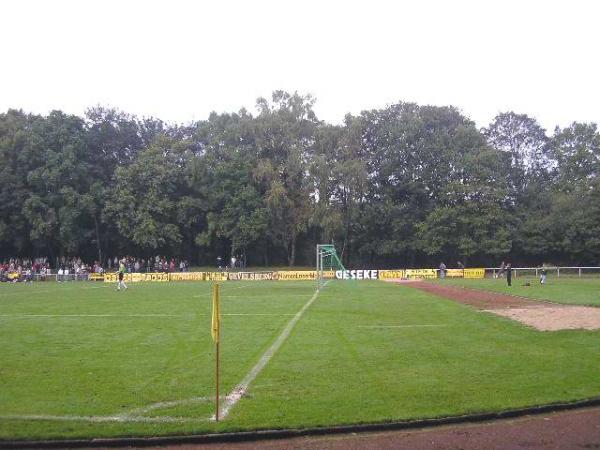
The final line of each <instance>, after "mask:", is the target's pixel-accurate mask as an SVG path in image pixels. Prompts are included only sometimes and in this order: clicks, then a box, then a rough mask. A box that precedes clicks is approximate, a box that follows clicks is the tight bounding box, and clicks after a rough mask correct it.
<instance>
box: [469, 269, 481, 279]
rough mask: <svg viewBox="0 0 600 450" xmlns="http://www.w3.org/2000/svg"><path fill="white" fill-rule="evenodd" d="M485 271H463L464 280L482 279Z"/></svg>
mask: <svg viewBox="0 0 600 450" xmlns="http://www.w3.org/2000/svg"><path fill="white" fill-rule="evenodd" d="M484 277H485V269H465V278H484Z"/></svg>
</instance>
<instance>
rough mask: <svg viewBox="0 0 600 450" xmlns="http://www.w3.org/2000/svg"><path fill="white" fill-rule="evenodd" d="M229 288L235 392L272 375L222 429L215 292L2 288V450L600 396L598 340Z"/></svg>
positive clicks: (339, 288) (198, 288)
mask: <svg viewBox="0 0 600 450" xmlns="http://www.w3.org/2000/svg"><path fill="white" fill-rule="evenodd" d="M221 286H222V289H221V297H222V314H223V320H222V328H221V355H222V359H221V391H222V392H223V393H224V394H228V393H230V392H231V391H232V389H233V388H234V387H235V386H237V385H238V384H239V383H241V382H242V380H244V379H248V374H249V373H251V372H252V369H253V368H255V367H256V365H257V363H258V362H259V361H261V360H262V361H263V362H264V363H265V364H264V367H263V368H262V369H261V370H259V371H258V372H257V373H256V374H255V376H254V378H252V379H251V381H250V382H249V385H248V389H247V394H246V395H245V396H244V397H242V398H241V399H240V400H239V402H237V403H235V404H233V405H232V407H231V409H230V412H229V414H228V415H227V417H225V419H224V420H223V421H221V422H219V423H214V422H212V421H211V420H210V418H211V416H212V415H213V414H214V399H213V396H214V344H213V342H212V340H211V335H210V323H211V296H210V292H211V287H212V285H211V283H209V282H180V283H177V282H173V283H139V284H132V285H130V288H129V289H128V290H127V291H124V292H115V289H114V285H113V284H103V283H38V284H34V285H25V284H18V285H4V286H0V385H1V386H2V389H1V390H0V439H36V438H78V437H83V438H85V437H114V436H144V435H166V434H184V433H207V432H218V431H237V430H251V429H266V428H290V427H307V426H326V425H339V424H350V423H374V422H383V421H390V420H404V419H416V418H431V417H441V416H451V415H459V414H467V413H476V412H490V411H498V410H504V409H511V408H518V407H525V406H532V405H539V404H548V403H554V402H564V401H572V400H581V399H588V398H596V397H599V396H600V378H599V377H598V373H600V358H598V348H600V332H598V331H579V330H569V331H559V332H539V331H536V330H534V329H531V328H527V327H525V326H523V325H521V324H519V323H517V322H513V321H511V320H507V319H505V318H501V317H497V316H495V315H492V314H487V313H482V312H479V311H476V310H474V309H472V308H470V307H468V306H465V305H460V304H457V303H455V302H452V301H450V300H446V299H442V298H439V297H436V296H433V295H431V294H427V293H425V292H421V291H418V290H415V289H413V288H411V287H410V286H400V285H394V284H389V283H383V282H377V281H361V282H354V281H332V282H329V283H328V284H327V285H326V286H325V288H324V289H322V290H321V291H320V293H319V294H318V295H316V296H315V283H313V282H308V281H295V282H283V281H264V282H263V281H261V282H258V281H255V282H231V281H230V282H223V283H222V284H221ZM596 286H600V282H598V284H597V285H596ZM311 301H312V303H311V304H310V305H309V306H308V307H307V304H308V303H309V302H311ZM299 312H301V314H298V313H299ZM292 320H297V322H296V324H295V326H294V327H293V329H292V330H291V333H290V334H289V336H288V337H287V338H286V339H284V340H283V343H282V345H281V346H280V347H279V348H277V349H276V351H275V352H274V353H273V355H272V357H271V358H270V359H269V358H267V359H266V360H265V353H266V352H267V353H268V350H269V349H270V348H271V349H272V348H273V347H272V346H273V344H274V343H275V342H276V341H277V340H278V338H281V337H282V335H283V333H284V331H285V330H286V327H287V328H289V327H288V325H289V324H290V321H292Z"/></svg>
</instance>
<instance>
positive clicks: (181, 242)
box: [0, 91, 600, 268]
mask: <svg viewBox="0 0 600 450" xmlns="http://www.w3.org/2000/svg"><path fill="white" fill-rule="evenodd" d="M599 169H600V134H599V133H598V129H597V125H596V124H594V123H577V122H574V123H572V124H571V125H570V126H568V127H566V128H560V127H556V128H555V130H554V131H553V133H552V134H551V135H550V134H548V133H547V132H546V130H544V129H543V128H542V127H541V126H540V125H539V124H538V123H537V122H536V120H535V119H534V118H531V117H528V116H527V115H524V114H517V113H514V112H506V113H501V114H499V115H498V116H497V117H496V118H495V119H494V120H493V122H492V123H490V124H489V126H487V127H485V128H483V129H478V128H477V127H476V125H475V123H474V122H473V121H471V120H470V119H469V118H468V117H466V116H465V115H463V114H462V113H461V112H460V111H459V110H458V109H457V108H455V107H451V106H448V107H447V106H444V107H440V106H422V105H417V104H414V103H402V102H401V103H397V104H393V105H390V106H388V107H386V108H384V109H373V110H368V111H363V112H362V113H360V114H359V115H350V114H348V115H347V116H346V117H345V120H344V122H343V124H341V125H331V124H328V123H325V122H323V121H321V120H319V119H318V118H317V116H316V114H315V112H314V99H313V98H312V97H311V96H303V95H299V94H297V93H294V94H290V93H287V92H283V91H276V92H274V93H273V95H272V98H271V99H265V98H260V99H258V100H257V103H256V113H255V114H252V113H250V112H248V111H247V110H245V109H242V110H240V111H239V112H237V113H224V114H217V113H212V114H211V115H210V117H208V119H207V120H202V121H198V122H196V123H192V124H188V125H173V124H168V123H165V122H163V121H162V120H160V119H154V118H143V119H140V118H137V117H135V116H132V115H129V114H126V113H124V112H121V111H118V110H114V109H108V108H102V107H95V108H91V109H89V110H88V111H87V112H86V114H85V117H78V116H74V115H68V114H65V113H63V112H61V111H53V112H51V113H50V114H48V115H47V116H42V115H34V114H27V113H25V112H23V111H20V110H8V111H7V112H6V113H3V114H0V259H4V258H7V257H9V256H34V257H35V256H38V255H44V256H49V257H50V259H51V260H53V259H54V258H56V257H60V256H68V255H71V256H73V255H77V256H81V257H83V258H84V259H87V260H100V261H105V260H106V258H107V257H108V256H111V255H112V256H114V255H125V254H128V255H137V256H151V255H156V254H161V255H162V254H164V255H169V256H176V257H181V258H185V259H187V260H189V261H190V262H191V263H193V264H201V265H205V264H210V265H212V264H213V263H214V261H215V260H216V258H217V256H222V257H223V258H227V257H229V256H231V255H244V258H245V259H246V260H247V264H249V265H266V266H269V265H290V266H293V265H312V264H314V255H315V245H316V244H317V243H331V242H333V243H335V244H336V247H337V250H338V252H339V253H340V254H341V255H342V259H343V261H344V262H345V264H346V265H347V266H351V267H359V266H365V267H366V266H368V267H375V266H377V267H382V268H383V267H408V266H411V267H418V266H432V265H433V266H437V264H439V262H440V261H445V262H446V264H447V265H448V266H452V264H453V263H454V262H455V261H458V260H460V261H463V262H464V263H466V264H468V265H471V266H473V265H491V264H498V262H499V260H501V259H510V260H511V261H513V265H514V264H515V263H516V264H540V263H543V262H548V263H556V264H578V265H583V264H590V265H598V264H599V263H600V182H599V178H598V174H599Z"/></svg>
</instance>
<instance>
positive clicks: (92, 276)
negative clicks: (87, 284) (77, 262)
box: [88, 273, 104, 281]
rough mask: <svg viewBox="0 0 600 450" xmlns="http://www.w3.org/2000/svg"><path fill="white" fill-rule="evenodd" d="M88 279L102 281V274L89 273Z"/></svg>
mask: <svg viewBox="0 0 600 450" xmlns="http://www.w3.org/2000/svg"><path fill="white" fill-rule="evenodd" d="M88 280H90V281H103V280H104V274H103V273H90V274H89V276H88Z"/></svg>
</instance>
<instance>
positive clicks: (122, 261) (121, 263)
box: [117, 259, 127, 291]
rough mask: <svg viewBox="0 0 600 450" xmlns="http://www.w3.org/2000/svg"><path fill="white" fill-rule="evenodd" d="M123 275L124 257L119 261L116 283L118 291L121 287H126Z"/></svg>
mask: <svg viewBox="0 0 600 450" xmlns="http://www.w3.org/2000/svg"><path fill="white" fill-rule="evenodd" d="M124 275H125V259H122V260H121V261H120V262H119V283H118V284H117V291H120V290H121V288H123V289H127V285H126V284H125V282H124V281H123V276H124Z"/></svg>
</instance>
